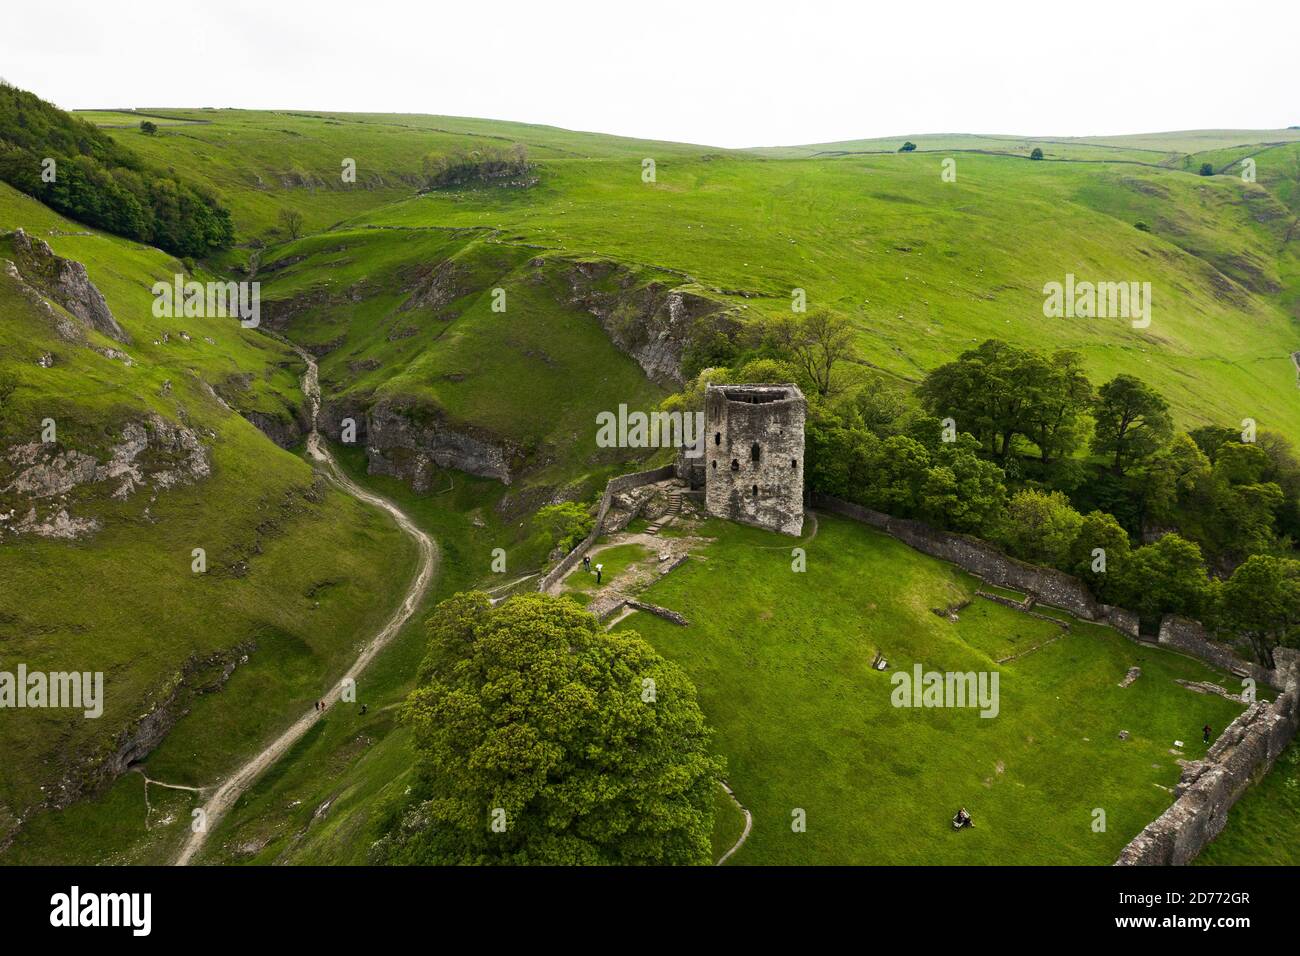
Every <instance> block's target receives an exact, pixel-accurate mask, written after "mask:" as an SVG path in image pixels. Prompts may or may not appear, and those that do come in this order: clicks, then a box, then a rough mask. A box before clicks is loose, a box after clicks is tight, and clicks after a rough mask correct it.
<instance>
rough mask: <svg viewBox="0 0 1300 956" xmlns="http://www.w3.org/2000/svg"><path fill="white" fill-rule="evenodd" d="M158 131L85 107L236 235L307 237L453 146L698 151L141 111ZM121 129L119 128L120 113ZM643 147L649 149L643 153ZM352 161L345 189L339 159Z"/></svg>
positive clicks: (500, 130)
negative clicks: (288, 214) (293, 214)
mask: <svg viewBox="0 0 1300 956" xmlns="http://www.w3.org/2000/svg"><path fill="white" fill-rule="evenodd" d="M146 115H147V116H148V118H150V119H152V120H153V121H154V122H155V123H157V124H159V126H160V127H161V128H160V129H159V131H158V133H157V134H156V135H154V136H146V135H144V134H143V133H141V132H140V131H139V129H138V126H139V121H138V120H136V121H135V122H133V123H132V122H130V120H133V119H135V116H134V115H128V114H123V113H118V112H106V111H100V110H96V111H91V112H89V114H88V116H87V118H88V119H89V120H90V121H92V122H95V123H96V124H97V125H100V126H101V127H103V128H104V129H106V131H107V132H109V134H110V135H112V136H113V137H114V138H115V139H117V140H118V141H119V142H121V143H127V144H129V145H130V146H131V148H132V149H134V150H135V151H137V152H139V153H140V154H141V155H142V156H146V157H148V158H150V159H152V160H155V161H157V162H159V163H165V164H167V165H168V166H170V167H173V168H175V169H176V170H178V171H180V172H182V173H184V174H186V175H188V176H193V177H195V178H197V179H202V180H206V181H207V182H208V183H210V184H211V185H212V186H213V187H214V188H215V189H216V190H217V191H218V192H219V193H220V194H221V195H222V196H223V197H224V198H225V199H226V200H227V202H228V203H229V205H230V208H231V210H232V212H233V213H234V218H235V223H236V232H237V234H238V235H239V236H240V237H242V238H252V237H258V236H265V235H268V234H269V233H270V232H271V231H272V230H273V229H274V226H275V223H276V219H277V216H278V214H279V210H280V209H281V208H284V207H289V208H293V209H296V210H298V211H299V212H301V213H302V214H303V216H304V219H305V220H306V227H307V229H308V230H309V231H318V230H320V229H324V228H327V227H329V226H330V225H333V224H334V223H335V222H338V221H339V220H340V219H344V218H346V217H348V216H352V215H357V214H359V213H361V212H363V211H365V210H367V209H371V208H374V207H375V206H377V205H382V204H384V203H387V202H391V201H393V200H395V199H398V198H402V197H405V196H409V195H411V194H412V193H414V192H415V190H416V188H417V187H419V186H420V185H422V178H421V172H422V162H423V159H424V157H425V156H427V155H430V154H435V155H436V154H441V153H445V152H447V151H449V150H451V149H454V148H462V147H463V148H469V149H472V148H474V147H476V146H510V145H512V144H514V143H522V144H524V145H525V146H526V147H528V150H529V153H530V155H531V157H532V158H533V159H536V160H545V159H560V158H575V157H576V158H586V157H591V156H623V157H627V158H631V159H635V160H636V161H637V162H640V159H641V157H642V156H654V155H658V156H663V155H679V154H686V153H697V152H700V151H701V150H700V149H699V148H696V147H689V146H684V145H681V144H675V143H659V142H652V141H645V140H636V139H627V138H623V137H618V136H605V135H601V134H597V133H577V132H572V131H570V130H562V129H557V128H555V127H551V126H535V125H530V124H527V123H510V122H500V121H495V120H478V119H468V118H464V117H452V116H427V115H419V114H401V113H322V112H309V111H299V112H293V111H262V110H226V109H222V110H217V109H210V110H208V109H199V110H193V109H191V110H176V109H154V108H142V109H141V110H140V111H139V116H140V117H141V118H143V117H144V116H146ZM124 116H125V117H126V119H127V121H128V122H127V125H125V126H124V125H123V117H124ZM646 150H651V152H646ZM345 159H352V160H355V162H356V182H355V183H345V182H344V181H343V178H342V169H343V165H342V164H343V161H344V160H345Z"/></svg>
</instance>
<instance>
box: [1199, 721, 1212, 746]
mask: <svg viewBox="0 0 1300 956" xmlns="http://www.w3.org/2000/svg"><path fill="white" fill-rule="evenodd" d="M1210 733H1211V730H1210V725H1209V724H1206V725H1205V726H1204V727H1202V728H1201V743H1205V744H1208V743H1209V742H1210Z"/></svg>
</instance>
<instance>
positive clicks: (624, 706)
mask: <svg viewBox="0 0 1300 956" xmlns="http://www.w3.org/2000/svg"><path fill="white" fill-rule="evenodd" d="M429 632H430V637H431V641H430V649H429V655H428V657H427V659H426V660H425V662H424V664H423V665H422V667H421V669H420V675H419V679H420V683H419V686H418V687H417V688H416V690H415V691H413V692H412V694H411V696H410V698H409V699H408V701H407V704H406V716H407V719H408V721H409V723H410V725H411V727H412V729H413V731H414V738H415V747H416V750H417V752H418V754H419V765H418V784H417V785H416V786H415V787H414V788H413V794H412V799H413V803H411V804H408V805H407V806H406V807H404V808H403V811H402V812H400V813H399V814H398V815H397V818H396V819H394V821H393V822H392V826H391V828H390V831H389V833H388V835H387V836H386V837H385V838H384V839H383V840H381V841H380V844H379V846H378V848H377V854H376V855H377V856H378V857H379V858H381V859H383V860H385V861H387V862H396V863H417V864H551V865H554V864H584V865H590V864H698V863H708V862H710V856H711V848H710V837H711V832H712V827H713V807H714V798H715V794H716V785H717V784H716V782H717V780H718V779H719V776H720V774H721V763H720V761H719V759H718V758H715V757H713V756H711V755H710V753H709V731H708V729H707V728H706V726H705V722H704V715H703V714H702V713H701V712H700V708H699V705H698V704H697V703H696V699H695V688H694V687H693V686H692V684H691V682H690V681H689V680H688V679H687V677H686V675H685V674H684V673H683V672H682V670H681V669H680V668H679V667H678V666H677V665H675V664H673V663H671V662H669V661H666V660H664V659H663V658H662V657H660V656H659V655H658V654H657V653H656V652H655V651H654V649H653V648H651V647H650V645H649V644H647V643H646V642H645V641H643V640H641V639H640V638H639V637H638V636H636V635H635V634H632V633H618V634H606V633H605V632H604V631H603V630H602V629H601V627H600V626H599V625H598V624H597V622H596V619H595V618H594V617H592V616H591V615H590V614H589V613H587V612H586V611H585V610H583V609H582V608H580V607H579V606H578V605H577V604H575V603H574V602H573V601H571V600H569V599H562V598H553V597H548V596H546V595H541V594H532V595H525V596H520V597H514V598H511V599H510V600H508V601H506V602H505V603H504V604H502V605H500V606H498V607H495V608H494V607H492V605H491V602H490V601H489V599H488V597H487V596H486V595H485V594H482V593H481V592H473V593H469V594H459V595H456V596H455V597H453V598H451V599H450V600H448V601H445V602H443V603H442V604H441V605H439V607H438V608H437V609H436V610H435V612H434V614H433V616H432V617H431V618H430V621H429Z"/></svg>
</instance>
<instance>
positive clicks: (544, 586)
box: [537, 465, 677, 591]
mask: <svg viewBox="0 0 1300 956" xmlns="http://www.w3.org/2000/svg"><path fill="white" fill-rule="evenodd" d="M676 471H677V466H676V465H664V466H663V467H662V468H652V469H651V470H649V471H637V472H633V473H632V474H630V475H619V476H618V477H617V478H611V479H610V480H609V482H608V483H607V484H606V485H605V493H604V494H603V495H601V497H600V509H599V510H598V511H597V512H596V523H595V524H594V525H593V526H592V528H591V533H590V534H589V535H587V537H586V538H584V539H583V540H582V541H580V542H579V543H578V544H577V545H576V546H575V547H574V549H573V550H572V551H570V552H569V553H568V554H566V555H565V556H564V559H563V560H562V561H560V563H559V564H557V565H556V566H555V567H553V568H552V569H551V570H550V571H548V572H547V574H546V576H545V577H543V578H542V580H541V582H540V583H539V584H538V585H537V590H539V591H547V590H549V589H550V588H551V587H552V586H553V585H554V584H556V583H557V582H558V581H559V580H560V579H561V578H563V577H564V576H565V575H566V574H568V573H569V569H570V568H572V567H573V566H574V565H575V564H577V563H578V562H579V561H581V560H582V556H583V555H584V554H586V553H587V549H588V548H590V547H591V546H592V545H593V544H595V543H596V539H597V538H599V537H600V532H601V527H602V526H603V525H604V523H605V515H606V514H608V513H609V503H610V502H611V501H612V500H613V498H614V496H615V495H616V494H618V493H619V492H620V491H627V489H629V488H636V487H638V486H640V485H651V484H654V483H655V482H656V481H664V480H666V479H668V478H672V477H673V476H674V475H675V474H676Z"/></svg>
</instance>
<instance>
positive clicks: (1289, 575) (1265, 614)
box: [1215, 554, 1300, 667]
mask: <svg viewBox="0 0 1300 956" xmlns="http://www.w3.org/2000/svg"><path fill="white" fill-rule="evenodd" d="M1215 623H1216V624H1217V626H1218V627H1219V629H1220V630H1226V631H1228V632H1230V633H1232V634H1235V635H1236V636H1238V637H1242V638H1245V639H1246V640H1247V641H1249V642H1250V644H1251V646H1252V647H1253V648H1254V649H1255V653H1256V654H1257V655H1258V657H1259V659H1260V661H1262V662H1263V663H1264V664H1266V665H1267V666H1269V667H1272V666H1273V650H1274V648H1276V647H1278V646H1279V645H1285V646H1288V647H1297V646H1300V561H1296V560H1295V559H1293V558H1279V557H1275V556H1273V555H1267V554H1256V555H1253V556H1251V557H1250V558H1247V559H1246V561H1245V562H1244V563H1243V564H1242V565H1241V566H1239V567H1238V568H1237V570H1235V571H1234V572H1233V573H1232V577H1230V578H1229V579H1228V580H1227V581H1225V582H1224V583H1223V584H1222V585H1221V586H1220V587H1219V589H1218V594H1217V599H1216V601H1215Z"/></svg>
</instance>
